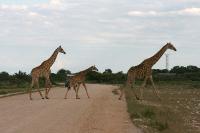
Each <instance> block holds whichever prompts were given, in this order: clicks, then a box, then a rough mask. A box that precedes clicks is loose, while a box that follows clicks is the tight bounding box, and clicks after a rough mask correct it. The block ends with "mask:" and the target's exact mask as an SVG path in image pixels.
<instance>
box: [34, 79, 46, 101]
mask: <svg viewBox="0 0 200 133" xmlns="http://www.w3.org/2000/svg"><path fill="white" fill-rule="evenodd" d="M35 84H36V88H37V91H38V93H39V94H40V96H41V98H42V99H44V97H43V95H42V93H41V91H40V88H39V83H38V80H37V81H36V83H35Z"/></svg>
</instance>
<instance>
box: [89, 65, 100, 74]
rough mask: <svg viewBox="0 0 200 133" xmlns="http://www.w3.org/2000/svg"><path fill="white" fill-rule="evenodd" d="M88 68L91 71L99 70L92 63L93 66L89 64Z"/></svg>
mask: <svg viewBox="0 0 200 133" xmlns="http://www.w3.org/2000/svg"><path fill="white" fill-rule="evenodd" d="M90 70H91V71H95V72H98V71H99V70H98V69H97V68H96V66H95V65H94V66H91V67H90Z"/></svg>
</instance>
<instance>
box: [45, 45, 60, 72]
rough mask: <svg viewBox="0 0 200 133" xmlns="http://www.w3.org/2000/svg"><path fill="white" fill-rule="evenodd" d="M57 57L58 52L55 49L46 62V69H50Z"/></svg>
mask: <svg viewBox="0 0 200 133" xmlns="http://www.w3.org/2000/svg"><path fill="white" fill-rule="evenodd" d="M57 55H58V50H57V49H56V50H55V51H54V52H53V54H52V55H51V57H50V58H49V59H48V60H47V62H46V65H47V67H48V68H50V67H51V66H52V65H53V63H54V62H55V60H56V58H57Z"/></svg>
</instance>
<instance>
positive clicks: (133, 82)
mask: <svg viewBox="0 0 200 133" xmlns="http://www.w3.org/2000/svg"><path fill="white" fill-rule="evenodd" d="M133 84H135V79H134V80H133V81H132V83H131V84H129V86H131V88H132V91H133V94H134V95H135V98H136V99H137V100H140V98H139V97H138V96H137V94H136V92H135V89H134V88H133Z"/></svg>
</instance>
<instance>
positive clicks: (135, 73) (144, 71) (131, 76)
mask: <svg viewBox="0 0 200 133" xmlns="http://www.w3.org/2000/svg"><path fill="white" fill-rule="evenodd" d="M167 49H171V50H174V51H176V48H175V47H174V46H173V45H172V44H171V43H167V44H166V45H165V46H163V47H162V48H161V49H160V51H158V52H157V53H156V54H155V55H154V56H152V57H150V58H148V59H146V60H144V61H143V62H142V63H141V64H139V65H138V66H133V67H131V68H130V69H129V70H128V73H127V81H126V87H129V88H130V87H131V88H133V84H134V83H135V79H136V78H137V79H142V78H144V82H143V84H142V87H141V88H140V98H139V97H137V95H136V93H135V91H134V89H133V93H134V95H135V97H136V99H137V100H139V99H141V100H142V99H143V89H144V87H145V85H146V82H147V80H148V79H149V80H150V81H151V84H152V85H153V88H154V93H155V94H156V96H157V97H158V98H159V99H160V96H159V95H158V91H157V89H156V87H155V85H154V82H153V78H152V67H153V65H154V64H156V62H157V61H158V60H159V59H160V58H161V56H162V55H163V54H164V53H165V51H166V50H167ZM123 95H124V89H122V90H121V94H120V97H119V100H121V98H122V96H123Z"/></svg>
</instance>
